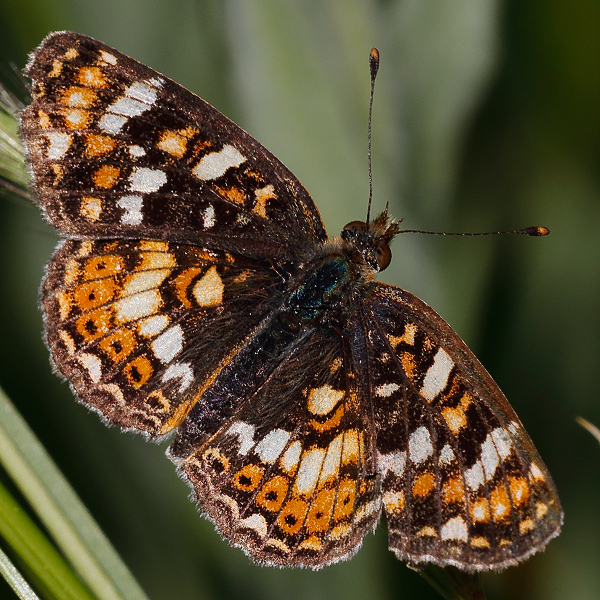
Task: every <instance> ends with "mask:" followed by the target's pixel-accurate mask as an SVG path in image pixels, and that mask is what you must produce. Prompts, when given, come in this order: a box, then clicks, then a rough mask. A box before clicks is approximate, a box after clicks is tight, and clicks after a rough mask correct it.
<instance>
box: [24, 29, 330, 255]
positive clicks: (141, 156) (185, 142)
mask: <svg viewBox="0 0 600 600" xmlns="http://www.w3.org/2000/svg"><path fill="white" fill-rule="evenodd" d="M26 74H27V75H28V76H29V77H30V78H31V79H32V81H33V83H32V86H31V93H32V97H33V102H32V103H31V104H30V105H29V106H28V107H27V108H26V109H25V110H24V111H23V113H22V115H21V135H22V137H23V139H24V142H25V144H26V147H27V151H28V157H29V161H30V165H31V170H32V175H33V182H34V185H35V189H36V191H37V194H38V195H39V199H40V203H41V206H42V208H43V210H44V212H45V214H46V217H47V218H48V220H49V221H50V222H51V223H52V224H53V225H54V226H55V227H57V228H58V229H59V230H61V231H62V232H63V233H66V234H69V235H72V236H76V237H84V236H85V237H94V238H99V237H117V236H121V237H132V238H136V237H137V238H139V237H143V238H150V239H152V238H154V239H167V240H171V241H180V242H188V243H192V244H195V245H199V246H203V247H210V248H213V249H222V250H228V251H232V250H233V251H235V252H237V253H241V254H246V255H249V256H254V257H268V258H272V257H293V256H294V252H295V251H297V250H298V249H299V248H301V247H302V246H303V245H305V244H306V243H310V242H315V241H319V240H323V239H325V237H326V236H325V231H324V229H323V226H322V224H321V220H320V217H319V213H318V211H317V210H316V208H315V206H314V204H313V202H312V200H311V198H310V196H309V195H308V193H307V192H306V190H305V189H304V188H303V187H302V185H301V184H300V183H299V182H298V180H297V179H296V178H295V177H294V176H293V175H292V173H290V172H289V171H288V170H287V169H286V167H285V166H284V165H282V164H281V163H280V162H279V161H278V160H277V159H276V158H275V157H274V156H273V155H272V154H271V153H269V152H268V151H267V150H266V149H265V148H263V147H262V146H261V145H260V144H259V143H258V142H257V141H256V140H254V139H253V138H252V137H250V136H249V135H248V134H247V133H245V132H244V131H243V130H242V129H240V128H239V127H238V126H237V125H235V124H234V123H233V122H231V121H230V120H229V119H227V118H226V117H224V116H223V115H222V114H221V113H220V112H218V111H217V110H216V109H214V108H213V107H212V106H210V105H209V104H208V103H206V102H205V101H204V100H201V99H200V98H198V97H197V96H195V95H194V94H192V93H191V92H189V91H188V90H186V89H185V88H183V87H182V86H180V85H178V84H177V83H175V82H173V81H171V80H169V79H168V78H166V77H164V76H163V75H161V74H160V73H157V72H156V71H154V70H152V69H150V68H149V67H147V66H145V65H142V64H141V63H139V62H137V61H135V60H133V59H132V58H129V57H128V56H126V55H124V54H122V53H120V52H117V51H116V50H114V49H112V48H110V47H109V46H106V45H105V44H102V43H101V42H98V41H96V40H93V39H92V38H88V37H86V36H82V35H79V34H74V33H70V32H61V33H56V34H51V35H50V36H48V37H47V38H46V40H44V42H43V43H42V45H41V46H40V47H39V48H38V49H37V50H36V52H35V53H34V54H33V55H32V57H31V59H30V62H29V65H28V67H27V69H26Z"/></svg>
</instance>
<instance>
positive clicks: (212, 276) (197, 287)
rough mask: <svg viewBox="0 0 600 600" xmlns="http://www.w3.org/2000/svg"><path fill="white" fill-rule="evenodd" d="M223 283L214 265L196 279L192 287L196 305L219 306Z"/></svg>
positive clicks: (221, 298)
mask: <svg viewBox="0 0 600 600" xmlns="http://www.w3.org/2000/svg"><path fill="white" fill-rule="evenodd" d="M224 290H225V285H224V284H223V280H222V279H221V276H220V275H219V273H218V271H217V267H215V266H214V265H213V266H212V267H211V268H210V269H208V271H206V273H205V274H204V275H203V276H202V278H201V279H199V280H198V281H196V283H195V284H194V287H193V289H192V295H193V296H194V298H195V300H196V302H197V303H198V306H219V305H220V304H222V303H223V291H224Z"/></svg>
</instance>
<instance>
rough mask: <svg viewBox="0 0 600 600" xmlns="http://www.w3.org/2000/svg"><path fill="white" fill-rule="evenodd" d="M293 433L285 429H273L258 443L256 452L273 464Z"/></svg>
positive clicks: (262, 458) (265, 460)
mask: <svg viewBox="0 0 600 600" xmlns="http://www.w3.org/2000/svg"><path fill="white" fill-rule="evenodd" d="M291 435H292V434H291V433H289V432H288V431H285V430H284V429H273V430H272V431H269V433H267V435H265V437H264V438H263V439H262V440H260V442H258V444H256V448H254V452H255V453H256V454H257V455H258V457H259V458H260V459H261V460H262V461H263V462H266V463H268V464H273V463H274V462H275V461H276V460H277V459H278V458H279V455H280V454H281V453H282V452H283V449H284V448H285V445H286V444H287V443H288V440H289V439H290V436H291Z"/></svg>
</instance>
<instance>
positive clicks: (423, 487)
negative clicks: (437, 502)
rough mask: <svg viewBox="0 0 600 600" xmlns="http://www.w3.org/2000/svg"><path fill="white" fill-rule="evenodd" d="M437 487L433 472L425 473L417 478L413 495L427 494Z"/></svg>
mask: <svg viewBox="0 0 600 600" xmlns="http://www.w3.org/2000/svg"><path fill="white" fill-rule="evenodd" d="M434 489H435V477H434V475H433V473H423V475H419V477H417V478H416V479H415V482H414V483H413V488H412V494H413V496H420V497H423V496H427V495H428V494H430V493H431V492H432V491H433V490H434Z"/></svg>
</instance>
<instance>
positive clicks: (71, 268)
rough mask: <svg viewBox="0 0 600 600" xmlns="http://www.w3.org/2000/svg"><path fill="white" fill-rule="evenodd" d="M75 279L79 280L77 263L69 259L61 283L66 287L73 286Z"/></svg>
mask: <svg viewBox="0 0 600 600" xmlns="http://www.w3.org/2000/svg"><path fill="white" fill-rule="evenodd" d="M77 279H79V263H78V262H77V261H76V260H75V259H74V258H70V259H69V260H68V261H67V264H66V265H65V274H64V279H63V281H64V282H65V283H66V284H67V285H73V284H74V283H75V282H76V281H77Z"/></svg>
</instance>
